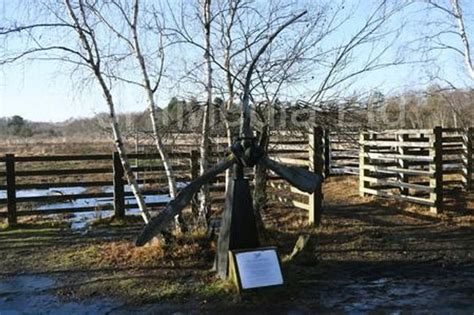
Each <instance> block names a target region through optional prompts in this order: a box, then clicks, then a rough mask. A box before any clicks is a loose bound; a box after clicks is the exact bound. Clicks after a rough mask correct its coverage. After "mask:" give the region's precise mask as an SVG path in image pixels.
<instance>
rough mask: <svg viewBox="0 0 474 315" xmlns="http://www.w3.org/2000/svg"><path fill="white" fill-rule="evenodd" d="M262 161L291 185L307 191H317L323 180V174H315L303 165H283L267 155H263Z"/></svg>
mask: <svg viewBox="0 0 474 315" xmlns="http://www.w3.org/2000/svg"><path fill="white" fill-rule="evenodd" d="M260 162H261V163H263V165H265V166H266V167H267V168H269V169H271V170H272V171H273V172H275V173H276V174H278V175H279V176H280V177H282V178H283V179H285V180H286V181H287V182H289V183H290V184H291V185H293V186H295V187H296V188H298V189H299V190H301V191H304V192H307V193H313V192H315V191H316V188H317V187H318V186H319V185H321V184H322V182H323V177H322V176H321V175H318V174H315V173H313V172H310V171H308V170H305V169H304V168H301V167H295V166H287V165H283V164H280V163H278V162H275V161H273V160H271V159H269V158H268V157H266V156H265V157H263V158H262V159H261V160H260Z"/></svg>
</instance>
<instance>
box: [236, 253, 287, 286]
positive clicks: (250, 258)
mask: <svg viewBox="0 0 474 315" xmlns="http://www.w3.org/2000/svg"><path fill="white" fill-rule="evenodd" d="M234 254H235V260H236V264H237V270H238V273H239V277H240V283H241V285H242V289H252V288H260V287H268V286H273V285H281V284H283V275H282V273H281V268H280V261H279V260H278V254H277V252H276V249H262V250H253V251H245V252H236V253H234Z"/></svg>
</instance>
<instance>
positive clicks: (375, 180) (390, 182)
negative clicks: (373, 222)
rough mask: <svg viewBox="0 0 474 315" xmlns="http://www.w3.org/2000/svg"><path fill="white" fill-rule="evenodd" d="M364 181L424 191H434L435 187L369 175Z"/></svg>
mask: <svg viewBox="0 0 474 315" xmlns="http://www.w3.org/2000/svg"><path fill="white" fill-rule="evenodd" d="M364 181H366V182H369V183H374V184H380V185H386V186H390V187H398V188H400V187H401V188H408V189H414V190H422V191H429V192H431V191H434V189H433V188H432V187H430V186H426V185H418V184H413V183H406V182H400V181H393V180H385V179H380V178H376V177H369V176H366V177H364Z"/></svg>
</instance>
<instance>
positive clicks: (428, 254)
mask: <svg viewBox="0 0 474 315" xmlns="http://www.w3.org/2000/svg"><path fill="white" fill-rule="evenodd" d="M356 185H357V183H356V182H355V181H354V180H333V181H329V182H328V183H327V184H326V186H325V197H326V204H325V213H324V215H323V221H322V227H321V228H319V229H316V230H313V229H307V228H302V225H303V223H304V222H305V220H306V218H305V213H304V212H301V211H296V210H294V209H290V208H276V207H270V208H269V209H268V210H267V211H266V212H265V214H264V217H265V220H266V224H267V226H268V227H269V240H268V244H272V245H275V244H276V245H278V247H279V251H280V254H282V255H286V254H288V253H289V252H290V251H291V249H292V247H293V245H294V243H295V241H296V239H297V237H298V235H300V234H301V233H310V234H312V239H313V242H311V245H310V246H309V247H308V249H309V250H308V253H309V255H308V258H305V259H302V260H299V261H297V262H291V263H289V264H287V265H285V267H284V268H285V270H284V271H285V278H286V282H287V284H286V286H285V287H283V288H277V289H274V290H265V291H262V292H257V293H247V294H244V295H242V296H241V297H236V295H235V294H234V293H233V292H232V289H230V288H229V287H228V286H226V284H225V283H222V282H219V281H216V280H215V277H214V273H213V272H211V271H210V268H211V266H212V259H213V252H214V247H213V246H215V243H213V242H209V241H208V240H207V238H205V237H199V236H192V237H184V238H179V239H178V240H177V244H175V245H174V246H173V247H168V248H160V247H153V246H151V247H149V248H148V249H147V250H146V251H143V250H139V249H135V248H134V247H133V246H132V245H131V243H130V241H131V240H133V238H134V237H135V235H136V233H137V231H138V230H139V229H140V228H141V223H132V224H127V225H124V226H121V225H119V226H110V225H105V226H97V227H94V228H92V229H91V230H90V231H89V232H87V233H84V234H80V233H74V232H72V231H70V230H68V229H66V228H64V227H63V226H52V227H48V226H31V227H30V228H24V229H20V230H6V231H0V251H1V252H2V259H1V261H0V277H1V278H0V314H3V312H4V311H7V310H8V311H11V312H12V314H22V313H24V312H26V313H28V312H30V313H35V310H39V309H41V310H42V311H44V312H50V313H55V312H56V313H65V312H67V313H69V314H82V313H84V312H90V313H107V312H110V313H114V314H116V313H118V314H120V313H123V314H125V313H129V312H140V313H173V312H178V311H181V312H184V313H195V314H202V313H215V312H223V311H225V312H226V313H229V312H230V313H239V314H242V313H244V314H247V313H249V314H261V313H267V312H271V313H272V314H274V313H276V314H311V313H314V312H315V311H319V312H322V313H334V312H336V313H354V314H357V313H367V312H387V313H400V312H404V311H408V312H423V313H429V314H432V313H439V314H445V313H456V314H458V313H461V314H472V313H473V312H474V302H473V301H474V227H473V220H472V215H469V214H467V215H466V214H465V213H466V212H469V211H471V210H470V209H464V212H463V213H464V214H463V216H459V217H458V216H456V215H454V216H451V217H443V218H441V219H440V218H434V217H429V216H424V215H418V214H415V213H409V212H405V211H401V210H398V209H396V208H394V207H393V204H391V203H380V202H378V201H377V202H376V201H374V200H373V199H370V198H360V197H358V196H357V191H356ZM347 200H350V202H347Z"/></svg>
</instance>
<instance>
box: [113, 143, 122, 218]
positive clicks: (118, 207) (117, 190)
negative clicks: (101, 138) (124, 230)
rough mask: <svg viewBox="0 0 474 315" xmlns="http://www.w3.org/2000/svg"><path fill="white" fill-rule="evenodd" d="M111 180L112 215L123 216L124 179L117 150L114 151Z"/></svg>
mask: <svg viewBox="0 0 474 315" xmlns="http://www.w3.org/2000/svg"><path fill="white" fill-rule="evenodd" d="M112 160H113V182H114V187H113V188H114V215H115V217H117V218H124V217H125V196H124V194H125V188H124V185H125V181H124V178H123V176H124V169H123V167H122V162H121V161H120V156H119V154H118V152H114V154H113V157H112Z"/></svg>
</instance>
